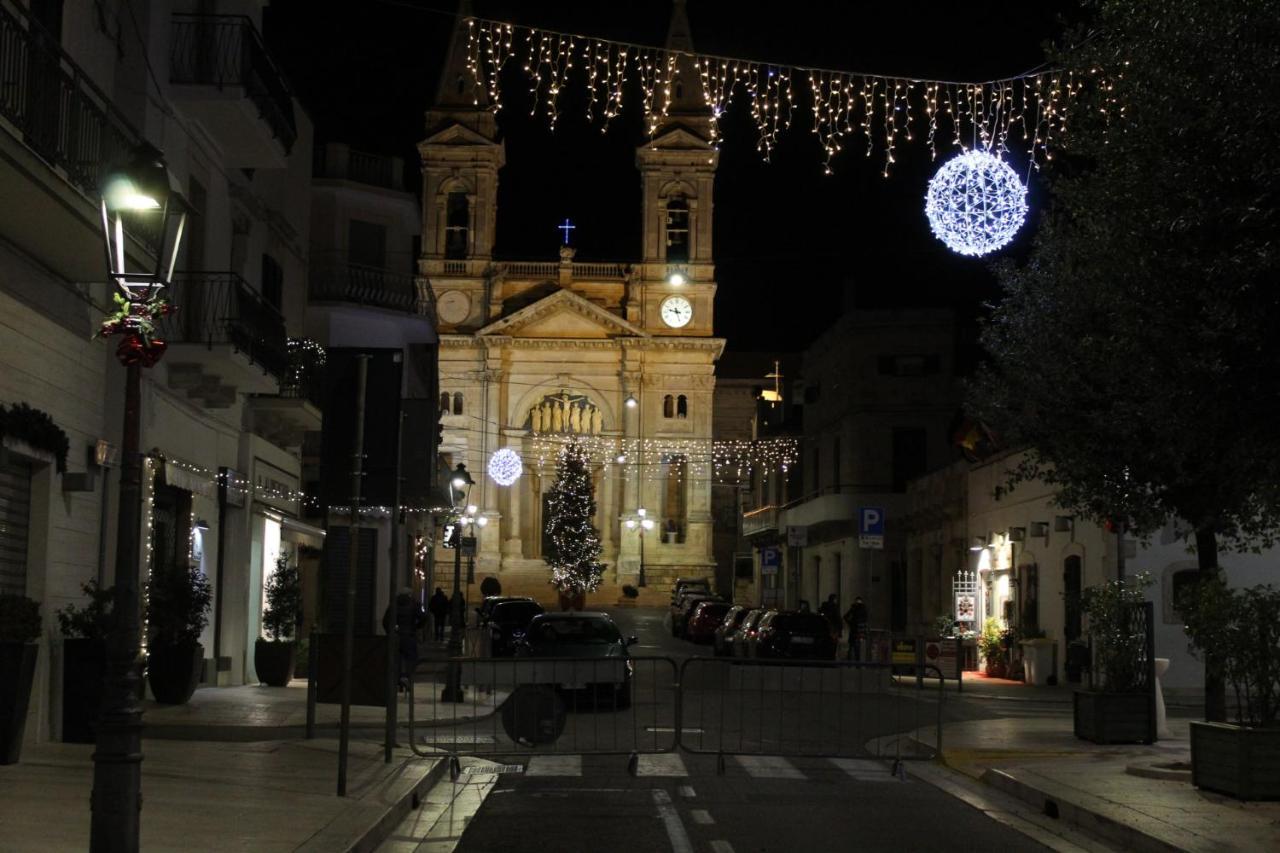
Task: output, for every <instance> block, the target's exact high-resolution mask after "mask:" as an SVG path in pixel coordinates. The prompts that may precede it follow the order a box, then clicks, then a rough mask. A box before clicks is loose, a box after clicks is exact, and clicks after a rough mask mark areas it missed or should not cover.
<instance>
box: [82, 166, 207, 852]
mask: <svg viewBox="0 0 1280 853" xmlns="http://www.w3.org/2000/svg"><path fill="white" fill-rule="evenodd" d="M185 223H186V206H185V205H184V204H183V201H182V198H181V196H180V195H179V193H178V188H177V185H176V184H175V182H174V180H173V177H172V176H171V175H170V174H169V170H168V169H167V168H166V167H165V164H164V158H163V157H162V156H161V154H160V152H159V151H158V150H156V149H155V148H153V147H151V146H150V145H145V144H144V145H143V146H140V147H139V148H138V149H137V150H136V151H135V152H134V153H133V157H132V159H131V161H130V162H129V163H128V165H127V166H125V167H124V168H123V169H119V170H116V171H113V172H111V173H110V174H109V175H108V176H107V178H106V180H105V181H104V182H103V185H102V237H103V242H104V243H105V247H106V253H107V269H108V273H109V275H110V278H111V281H112V282H113V283H114V284H115V285H116V286H117V287H118V288H119V289H120V291H121V294H120V298H119V299H118V300H117V305H119V310H118V311H117V312H116V314H115V315H114V316H113V317H111V318H110V319H109V320H108V321H107V322H106V323H104V324H103V328H102V333H103V334H104V335H114V334H118V335H121V336H123V339H122V340H121V342H120V344H119V346H118V347H117V348H116V356H117V357H118V358H119V359H120V362H121V363H122V364H123V365H124V367H125V393H124V425H123V429H122V434H121V440H120V444H121V467H120V506H119V510H118V512H117V516H118V518H117V524H118V529H117V534H116V564H115V577H114V583H115V601H114V606H113V616H114V622H115V624H114V626H113V628H112V630H111V633H110V635H109V638H108V644H107V675H106V680H105V683H104V686H103V694H102V706H101V712H100V714H99V718H98V731H97V737H96V748H95V749H94V752H93V793H92V795H91V808H92V820H91V822H90V829H89V849H90V850H91V851H94V853H135V851H137V850H138V843H139V834H140V827H141V818H142V707H141V705H140V704H139V697H140V695H141V693H142V690H141V686H142V684H141V682H142V673H141V667H140V665H139V664H140V661H139V655H140V650H141V646H142V643H141V620H140V614H139V608H140V596H139V594H138V564H139V561H140V553H141V543H140V542H139V541H138V536H139V522H140V518H141V505H140V504H141V498H142V459H141V457H140V455H139V453H138V445H139V443H140V438H139V433H140V424H141V417H140V416H141V411H140V409H141V405H142V394H141V381H142V368H143V367H150V366H152V365H153V364H155V363H156V361H158V360H159V358H160V356H161V355H162V354H163V352H164V342H163V341H161V340H159V339H157V338H155V337H154V331H155V327H154V324H153V322H152V321H153V320H154V319H156V318H157V317H159V316H162V315H163V314H164V313H166V309H165V308H164V306H163V303H162V302H161V301H160V300H159V296H160V294H161V292H162V291H163V290H164V287H165V285H167V284H168V283H169V281H170V280H171V279H172V278H173V268H174V263H175V262H176V260H177V257H178V249H179V248H180V246H181V243H182V229H183V226H184V225H185ZM126 233H128V234H129V235H130V236H133V237H135V238H137V239H139V240H141V241H142V242H143V244H144V245H146V246H148V248H150V249H151V251H152V256H153V259H154V263H152V264H150V265H141V266H140V265H131V264H130V262H129V259H128V257H127V251H126V247H125V234H126Z"/></svg>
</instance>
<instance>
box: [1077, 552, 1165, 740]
mask: <svg viewBox="0 0 1280 853" xmlns="http://www.w3.org/2000/svg"><path fill="white" fill-rule="evenodd" d="M1150 585H1151V576H1150V574H1148V573H1146V572H1143V573H1141V574H1138V575H1134V576H1132V577H1129V578H1125V579H1124V580H1116V581H1109V582H1107V583H1105V584H1102V585H1101V586H1093V587H1089V588H1088V589H1086V590H1085V591H1084V593H1083V594H1082V595H1081V599H1080V606H1081V610H1082V611H1083V612H1084V614H1085V616H1087V617H1088V619H1089V629H1088V635H1089V641H1090V643H1091V644H1092V647H1093V663H1092V666H1091V667H1090V669H1089V687H1090V689H1088V690H1077V691H1075V696H1074V706H1073V715H1074V725H1075V734H1076V737H1078V738H1080V739H1082V740H1088V741H1093V742H1094V743H1153V742H1154V741H1155V737H1156V735H1155V673H1154V669H1153V667H1154V661H1153V660H1152V658H1151V655H1150V651H1151V650H1150V649H1148V648H1147V640H1148V635H1147V631H1148V628H1149V625H1147V624H1143V622H1142V621H1141V620H1138V619H1136V618H1135V614H1140V613H1141V607H1142V605H1143V604H1144V603H1145V601H1146V598H1145V596H1144V594H1143V590H1144V589H1146V588H1147V587H1148V586H1150ZM1148 607H1149V605H1148Z"/></svg>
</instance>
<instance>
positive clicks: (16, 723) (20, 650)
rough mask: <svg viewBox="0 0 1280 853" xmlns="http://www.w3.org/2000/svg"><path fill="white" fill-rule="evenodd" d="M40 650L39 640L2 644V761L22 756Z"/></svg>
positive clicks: (7, 761)
mask: <svg viewBox="0 0 1280 853" xmlns="http://www.w3.org/2000/svg"><path fill="white" fill-rule="evenodd" d="M39 651H40V647H39V646H38V645H36V644H35V643H0V764H17V763H18V759H19V758H20V757H21V756H22V736H23V734H24V732H25V731H26V728H27V706H28V704H29V703H30V702H31V682H32V679H34V678H35V674H36V655H37V654H39Z"/></svg>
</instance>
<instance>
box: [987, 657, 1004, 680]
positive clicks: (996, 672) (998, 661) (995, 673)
mask: <svg viewBox="0 0 1280 853" xmlns="http://www.w3.org/2000/svg"><path fill="white" fill-rule="evenodd" d="M983 672H985V673H986V674H987V675H988V676H989V677H991V678H1007V677H1008V675H1009V667H1008V666H1007V665H1006V664H1005V662H1004V658H1003V657H997V658H987V660H986V663H984V664H983Z"/></svg>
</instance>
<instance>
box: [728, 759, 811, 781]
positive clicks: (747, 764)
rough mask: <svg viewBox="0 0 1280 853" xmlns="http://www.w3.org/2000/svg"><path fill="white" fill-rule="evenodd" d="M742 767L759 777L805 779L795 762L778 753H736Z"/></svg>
mask: <svg viewBox="0 0 1280 853" xmlns="http://www.w3.org/2000/svg"><path fill="white" fill-rule="evenodd" d="M734 760H736V761H737V762H738V764H739V765H741V767H742V769H743V770H745V771H747V773H749V774H750V775H752V776H754V777H756V778H758V779H803V778H805V775H804V774H803V773H801V772H800V771H799V770H798V769H797V768H796V766H795V765H794V764H792V763H791V762H790V761H787V759H785V758H783V757H781V756H778V755H735V756H734Z"/></svg>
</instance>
